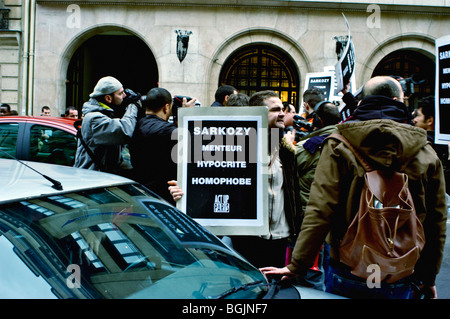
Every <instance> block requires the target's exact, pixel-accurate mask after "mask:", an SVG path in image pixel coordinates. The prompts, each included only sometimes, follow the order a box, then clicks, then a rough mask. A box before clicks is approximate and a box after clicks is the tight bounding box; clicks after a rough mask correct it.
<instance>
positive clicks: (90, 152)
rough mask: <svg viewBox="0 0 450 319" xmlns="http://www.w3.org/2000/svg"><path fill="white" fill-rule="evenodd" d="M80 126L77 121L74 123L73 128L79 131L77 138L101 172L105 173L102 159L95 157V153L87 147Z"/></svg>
mask: <svg viewBox="0 0 450 319" xmlns="http://www.w3.org/2000/svg"><path fill="white" fill-rule="evenodd" d="M78 124H79V121H76V122H74V123H73V126H74V127H75V128H76V129H77V138H78V139H79V140H80V142H81V144H82V145H83V147H84V149H85V150H86V152H87V153H88V155H89V157H90V158H91V159H92V161H93V162H94V164H95V165H96V166H97V167H98V168H99V170H101V171H105V168H104V166H103V164H102V162H101V160H100V158H98V156H96V155H95V153H94V152H93V151H92V150H91V148H90V147H89V146H88V145H87V143H86V141H85V140H84V138H83V136H82V135H81V127H80V126H79V125H78Z"/></svg>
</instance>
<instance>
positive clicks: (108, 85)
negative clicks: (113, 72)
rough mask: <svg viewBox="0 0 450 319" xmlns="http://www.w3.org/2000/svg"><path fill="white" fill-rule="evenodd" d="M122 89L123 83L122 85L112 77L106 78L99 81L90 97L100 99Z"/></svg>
mask: <svg viewBox="0 0 450 319" xmlns="http://www.w3.org/2000/svg"><path fill="white" fill-rule="evenodd" d="M121 88H122V83H120V82H119V81H118V80H117V79H116V78H113V77H112V76H105V77H104V78H101V79H100V80H98V82H97V85H96V86H95V88H94V92H92V93H91V94H90V95H89V97H98V96H102V95H106V94H111V93H114V92H116V91H117V90H120V89H121Z"/></svg>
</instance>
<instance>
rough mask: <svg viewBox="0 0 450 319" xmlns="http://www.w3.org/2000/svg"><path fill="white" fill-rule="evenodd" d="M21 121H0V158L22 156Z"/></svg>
mask: <svg viewBox="0 0 450 319" xmlns="http://www.w3.org/2000/svg"><path fill="white" fill-rule="evenodd" d="M24 130H25V123H23V122H2V123H0V158H11V157H16V158H19V159H21V158H22V157H21V156H22V155H23V154H22V153H23V150H22V147H21V146H22V138H23V132H24Z"/></svg>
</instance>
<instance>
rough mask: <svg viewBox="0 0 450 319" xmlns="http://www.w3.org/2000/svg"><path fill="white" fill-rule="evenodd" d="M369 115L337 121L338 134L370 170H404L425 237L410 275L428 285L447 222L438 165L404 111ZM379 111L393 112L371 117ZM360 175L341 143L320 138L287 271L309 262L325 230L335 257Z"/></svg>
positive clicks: (420, 131)
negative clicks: (405, 121) (419, 254)
mask: <svg viewBox="0 0 450 319" xmlns="http://www.w3.org/2000/svg"><path fill="white" fill-rule="evenodd" d="M362 107H364V105H362ZM365 110H367V109H365ZM360 111H364V109H361V110H360ZM359 114H361V113H359ZM368 114H369V112H367V113H366V114H365V115H366V118H367V120H363V121H358V120H359V119H358V118H356V120H357V121H353V122H348V123H343V124H339V125H337V133H338V134H341V135H343V136H344V137H345V138H346V139H347V140H348V141H349V142H350V143H351V144H352V145H353V146H354V147H355V148H356V149H357V150H358V151H359V152H360V153H362V154H363V156H364V157H365V158H366V159H367V160H368V161H369V162H370V164H371V166H372V167H373V168H374V169H383V168H385V169H394V170H398V171H401V172H404V173H406V174H407V175H408V178H409V188H410V191H411V194H412V197H413V201H414V205H415V208H416V213H417V216H418V218H419V220H420V221H421V222H422V224H423V227H424V231H425V238H426V244H425V247H424V249H423V251H422V253H421V256H420V259H419V261H418V262H417V264H416V267H415V276H416V277H417V278H418V279H420V280H422V281H423V282H424V283H426V284H428V285H433V284H434V281H435V278H436V275H437V273H438V272H439V268H440V264H441V261H442V255H443V249H444V243H445V232H446V221H447V208H446V199H445V183H444V175H443V170H442V164H441V162H440V160H439V159H438V157H437V156H436V153H435V152H434V150H433V148H432V147H431V145H430V144H429V143H428V142H427V136H426V132H425V131H424V130H423V129H421V128H418V127H414V126H411V125H408V124H401V123H399V122H403V121H404V120H405V119H407V117H408V116H407V114H403V115H402V116H399V117H397V116H396V117H397V121H398V122H396V121H393V120H391V119H371V116H368ZM380 114H381V115H380ZM355 115H357V116H358V113H356V112H355ZM397 115H400V113H399V114H397ZM378 116H382V117H385V118H386V117H392V113H389V114H388V115H387V116H386V113H384V115H383V113H382V112H380V111H378V110H375V112H374V113H372V118H376V117H378ZM364 174H365V171H364V168H363V167H362V166H361V165H360V164H359V162H358V160H357V159H356V158H355V156H354V154H353V152H352V151H351V150H350V149H348V148H347V147H346V146H345V145H344V144H343V143H342V142H340V141H337V140H335V139H327V140H326V141H325V142H324V144H323V149H322V153H321V156H320V159H319V162H318V165H317V168H316V174H315V178H314V182H313V184H312V186H311V191H310V197H309V202H308V206H307V208H306V212H305V217H304V220H303V223H302V228H301V231H300V235H299V236H298V238H297V242H296V245H295V248H294V251H293V255H292V261H291V264H289V265H288V268H289V270H291V271H293V272H303V271H305V269H307V268H309V267H310V266H312V265H313V263H314V259H315V257H316V255H317V252H318V251H319V249H320V246H321V245H322V243H323V242H324V240H325V238H326V236H327V234H330V236H329V237H328V240H329V243H330V247H331V250H330V257H331V259H332V260H335V261H339V243H340V241H341V240H342V238H343V236H344V234H345V232H346V231H347V228H348V226H349V225H350V223H351V221H352V220H353V218H354V216H355V214H356V212H357V211H358V208H359V201H360V198H359V195H360V193H361V189H362V186H363V183H364V179H363V178H364Z"/></svg>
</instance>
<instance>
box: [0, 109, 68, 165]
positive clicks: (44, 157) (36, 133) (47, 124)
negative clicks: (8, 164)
mask: <svg viewBox="0 0 450 319" xmlns="http://www.w3.org/2000/svg"><path fill="white" fill-rule="evenodd" d="M75 121H76V119H69V118H62V117H41V116H1V117H0V158H11V156H14V157H15V158H18V159H21V160H28V161H35V162H44V163H52V164H60V165H66V166H72V165H73V163H74V160H75V152H76V149H77V137H76V136H77V130H76V128H75V127H74V122H75Z"/></svg>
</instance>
